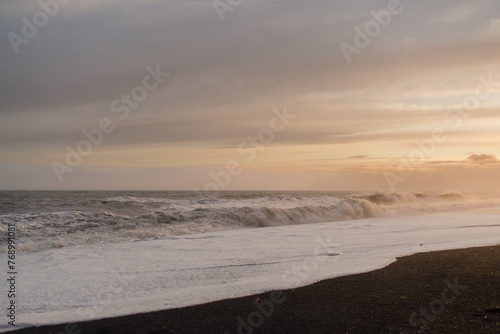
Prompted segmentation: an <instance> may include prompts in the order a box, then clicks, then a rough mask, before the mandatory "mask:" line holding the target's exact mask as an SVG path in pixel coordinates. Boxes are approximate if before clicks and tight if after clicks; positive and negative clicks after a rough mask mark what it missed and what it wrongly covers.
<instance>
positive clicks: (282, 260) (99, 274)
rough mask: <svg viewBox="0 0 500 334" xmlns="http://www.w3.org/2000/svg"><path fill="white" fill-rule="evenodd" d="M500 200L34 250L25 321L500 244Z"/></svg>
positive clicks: (175, 301) (117, 311)
mask: <svg viewBox="0 0 500 334" xmlns="http://www.w3.org/2000/svg"><path fill="white" fill-rule="evenodd" d="M409 200H410V201H413V199H409ZM361 203H364V202H356V201H355V200H354V199H352V198H350V199H347V200H339V203H338V205H339V206H345V208H346V209H345V210H347V211H349V212H350V213H349V214H352V213H351V210H354V211H353V212H356V210H358V209H353V208H357V207H358V206H362V204H361ZM499 209H500V208H493V209H481V210H473V211H461V212H447V213H439V214H430V215H429V214H426V215H421V216H405V217H391V218H369V219H359V220H355V221H342V222H333V223H319V224H309V225H293V226H278V227H269V228H265V229H245V230H241V229H239V230H230V231H220V232H212V233H205V234H195V235H183V236H170V237H166V238H163V239H159V240H146V241H138V242H130V241H126V242H121V243H115V244H109V243H108V244H99V245H93V246H92V247H89V246H88V245H83V246H73V247H65V248H64V249H48V250H45V251H39V252H24V253H20V254H19V255H18V261H19V263H20V265H19V277H22V279H20V280H19V282H18V289H19V291H22V298H19V300H18V324H19V325H20V326H28V325H43V324H50V323H61V322H72V321H80V320H89V319H96V318H105V317H112V316H119V315H127V314H133V313H139V312H148V311H155V310H160V309H168V308H176V307H183V306H188V305H195V304H200V303H205V302H210V301H215V300H220V299H226V298H235V297H240V296H244V295H250V294H254V293H260V292H264V291H269V290H273V289H287V288H294V287H298V286H303V285H307V284H310V283H313V282H316V281H319V280H322V279H326V278H332V277H337V276H343V275H348V274H354V273H360V272H365V271H369V270H374V269H377V268H381V267H384V266H386V265H388V264H389V263H391V262H393V261H394V260H395V258H396V257H398V256H404V255H409V254H413V253H416V252H427V251H434V250H444V249H454V248H465V247H472V246H485V245H496V244H500V214H499V212H500V211H499ZM343 210H344V209H343ZM361 211H363V210H361ZM73 214H74V215H81V213H78V214H75V213H73ZM62 216H64V215H62ZM130 220H132V219H130ZM26 224H28V222H26ZM82 224H83V223H82ZM340 254H342V255H340ZM334 255H335V256H334ZM3 284H5V281H4V283H3ZM3 330H6V328H3Z"/></svg>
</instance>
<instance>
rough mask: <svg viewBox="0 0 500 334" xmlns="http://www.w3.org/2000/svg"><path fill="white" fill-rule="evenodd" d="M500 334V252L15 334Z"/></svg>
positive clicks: (431, 258)
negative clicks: (203, 303)
mask: <svg viewBox="0 0 500 334" xmlns="http://www.w3.org/2000/svg"><path fill="white" fill-rule="evenodd" d="M419 332H420V333H500V246H495V247H482V248H470V249H463V250H451V251H442V252H430V253H421V254H416V255H412V256H408V257H403V258H399V259H398V261H397V262H395V263H393V264H391V265H389V266H387V267H386V268H383V269H380V270H376V271H373V272H369V273H364V274H358V275H352V276H346V277H339V278H335V279H330V280H326V281H322V282H319V283H316V284H313V285H310V286H306V287H302V288H298V289H292V290H285V291H282V292H273V293H272V292H268V293H263V294H259V295H255V296H249V297H243V298H237V299H232V300H223V301H218V302H213V303H209V304H205V305H198V306H193V307H187V308H182V309H172V310H165V311H159V312H152V313H147V314H137V315H130V316H125V317H119V318H112V319H103V320H96V321H89V322H82V323H78V324H72V325H57V326H46V327H40V328H27V329H22V330H18V331H14V332H11V333H53V334H55V333H57V334H59V333H82V334H83V333H84V334H87V333H89V334H90V333H176V334H177V333H228V334H232V333H342V334H345V333H349V334H353V333H360V334H361V333H363V334H365V333H419Z"/></svg>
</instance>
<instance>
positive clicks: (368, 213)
mask: <svg viewBox="0 0 500 334" xmlns="http://www.w3.org/2000/svg"><path fill="white" fill-rule="evenodd" d="M99 202H100V203H99V206H98V209H99V211H97V209H95V210H91V209H92V208H91V207H89V211H83V210H81V211H58V212H49V213H41V214H7V215H1V216H0V222H1V224H0V231H1V232H2V233H1V235H2V238H3V239H1V244H2V249H3V251H5V248H6V247H5V245H6V234H7V233H3V232H5V231H6V230H7V225H8V224H15V225H16V229H17V237H18V246H17V248H18V250H19V251H38V250H44V249H50V248H58V247H65V246H71V245H85V244H95V243H110V242H121V241H126V240H146V239H151V238H163V237H168V236H175V235H185V234H196V233H206V232H212V231H221V230H230V229H239V228H261V227H268V226H282V225H295V224H311V223H320V222H337V221H346V220H354V219H363V218H372V217H391V216H404V215H415V214H422V213H432V212H441V211H451V210H457V209H466V208H477V207H485V206H493V203H492V202H491V201H490V200H487V199H482V200H478V199H474V200H467V199H466V197H465V196H464V195H463V194H462V193H459V192H456V191H447V192H445V193H442V194H425V193H396V192H394V193H383V192H375V193H365V194H345V195H342V196H331V195H324V196H311V195H300V194H266V195H262V196H253V197H252V196H250V197H241V196H240V197H238V196H236V195H235V196H226V197H224V198H217V197H203V198H192V197H188V198H180V199H179V198H157V197H134V196H117V197H110V198H103V199H100V200H99ZM494 204H498V203H494ZM116 205H120V208H122V207H123V206H130V207H131V208H132V209H133V210H131V212H138V211H142V212H141V213H139V214H131V215H130V214H128V215H127V214H118V213H114V212H113V208H117V206H116ZM102 207H104V208H107V207H109V210H104V211H103V210H101V208H102ZM139 208H140V210H139Z"/></svg>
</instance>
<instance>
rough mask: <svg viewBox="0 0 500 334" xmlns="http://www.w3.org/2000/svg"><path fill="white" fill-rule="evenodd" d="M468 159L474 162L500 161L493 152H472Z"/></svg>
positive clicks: (494, 162) (492, 162)
mask: <svg viewBox="0 0 500 334" xmlns="http://www.w3.org/2000/svg"><path fill="white" fill-rule="evenodd" d="M467 160H469V161H470V162H472V163H474V164H496V163H499V162H500V161H499V160H498V159H497V158H496V157H495V156H494V155H493V154H471V155H469V157H468V158H467Z"/></svg>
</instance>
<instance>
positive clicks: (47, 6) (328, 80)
mask: <svg viewBox="0 0 500 334" xmlns="http://www.w3.org/2000/svg"><path fill="white" fill-rule="evenodd" d="M0 32H1V36H0V74H1V75H0V189H5V190H7V189H9V190H17V189H26V190H30V189H33V190H35V189H36V190H38V189H51V190H66V189H85V190H86V189H103V190H106V189H107V190H111V189H119V190H121V189H130V190H136V189H144V190H204V189H206V190H380V191H386V190H388V191H400V190H401V191H408V190H411V191H426V190H448V189H454V190H460V191H470V190H496V189H498V187H499V186H500V145H499V143H500V115H499V111H500V58H499V57H498V55H499V54H500V43H499V42H500V3H499V2H498V1H497V0H483V1H469V0H466V1H463V0H462V1H457V0H442V1H430V0H428V1H427V0H419V1H416V0H413V1H411V0H401V1H398V0H390V1H379V0H354V1H353V0H340V1H326V0H325V1H323V0H313V1H297V0H286V1H285V0H253V1H250V0H231V1H229V0H215V1H213V2H212V1H201V0H184V1H173V0H172V1H170V0H143V1H132V0H120V1H118V0H108V1H97V0H85V1H84V0H72V1H69V0H57V1H56V0H40V1H28V0H22V1H19V0H3V1H1V2H0Z"/></svg>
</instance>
